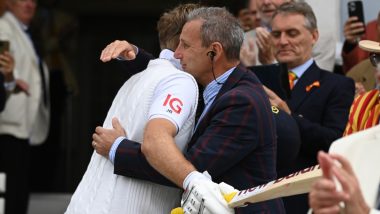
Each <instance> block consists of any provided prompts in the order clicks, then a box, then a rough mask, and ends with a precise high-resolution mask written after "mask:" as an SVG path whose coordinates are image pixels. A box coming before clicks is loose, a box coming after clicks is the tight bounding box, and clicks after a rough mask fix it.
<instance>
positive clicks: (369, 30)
mask: <svg viewBox="0 0 380 214" xmlns="http://www.w3.org/2000/svg"><path fill="white" fill-rule="evenodd" d="M347 8H348V13H349V18H348V19H347V21H346V22H345V24H344V28H343V35H344V38H345V40H344V43H343V48H342V59H343V72H344V73H347V72H348V71H349V70H350V69H351V68H352V67H354V66H355V65H356V64H358V63H359V62H361V61H363V60H365V59H367V58H368V52H365V51H363V50H361V49H360V48H359V46H358V42H359V41H360V40H372V41H377V42H379V41H380V38H379V25H378V23H379V20H380V11H379V14H378V17H377V20H372V21H370V22H368V23H367V25H366V24H365V20H364V18H363V17H364V10H363V6H362V2H361V1H350V2H349V3H348V5H347Z"/></svg>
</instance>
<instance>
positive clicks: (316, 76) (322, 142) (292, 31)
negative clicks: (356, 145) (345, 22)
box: [267, 3, 355, 214]
mask: <svg viewBox="0 0 380 214" xmlns="http://www.w3.org/2000/svg"><path fill="white" fill-rule="evenodd" d="M271 24H272V32H271V36H272V39H273V42H274V45H275V56H276V59H277V60H278V61H279V62H282V63H286V64H287V66H288V68H289V70H291V71H292V72H293V73H295V74H296V76H297V79H296V81H295V85H294V88H293V89H292V92H291V98H290V99H289V100H287V101H284V100H281V99H280V98H279V97H278V96H276V95H275V94H274V93H272V92H271V91H269V90H267V92H268V95H269V97H270V100H271V103H272V104H273V105H275V106H278V107H279V108H280V109H283V110H284V111H286V112H288V113H289V114H290V115H292V116H293V117H294V119H295V120H296V122H297V124H298V128H299V131H300V134H301V141H302V144H301V149H300V152H299V154H298V157H297V159H296V161H295V162H294V164H293V167H291V168H289V173H291V172H294V171H298V170H301V169H304V168H306V167H309V166H312V165H316V164H317V160H316V157H317V152H318V151H319V150H324V151H328V149H329V147H330V145H331V143H332V142H333V141H334V140H336V139H338V138H340V137H341V136H342V134H343V131H344V128H345V126H346V123H347V120H348V113H349V110H350V106H351V104H352V101H353V99H354V91H355V87H354V83H353V81H352V80H351V79H349V78H346V77H344V76H340V75H337V74H333V73H331V72H328V71H325V70H322V69H320V68H319V67H318V65H317V64H316V63H315V61H314V59H313V58H312V57H311V56H312V55H311V52H312V47H313V45H314V44H315V43H316V41H317V40H318V30H317V23H316V19H315V16H314V13H313V11H312V9H311V8H310V6H309V5H308V4H307V3H285V4H283V5H281V6H280V7H279V8H278V9H277V11H276V12H275V14H274V15H273V19H272V22H271ZM284 205H285V208H286V211H287V213H292V214H293V213H306V212H307V210H308V202H307V195H306V194H304V195H301V196H294V197H287V198H284Z"/></svg>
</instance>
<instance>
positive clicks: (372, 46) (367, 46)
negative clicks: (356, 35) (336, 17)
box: [359, 40, 380, 53]
mask: <svg viewBox="0 0 380 214" xmlns="http://www.w3.org/2000/svg"><path fill="white" fill-rule="evenodd" d="M359 47H360V48H361V49H363V50H365V51H369V52H374V53H380V43H378V42H374V41H371V40H362V41H360V42H359Z"/></svg>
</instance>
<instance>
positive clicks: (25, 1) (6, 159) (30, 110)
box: [0, 0, 50, 214]
mask: <svg viewBox="0 0 380 214" xmlns="http://www.w3.org/2000/svg"><path fill="white" fill-rule="evenodd" d="M6 6H7V11H6V12H5V14H4V15H3V16H2V17H1V18H0V32H1V33H2V36H3V39H6V40H8V41H9V42H10V52H11V53H12V55H13V57H14V61H15V66H14V71H13V73H14V76H15V78H16V79H17V78H19V79H22V80H24V81H26V82H27V84H28V85H29V96H28V95H27V94H25V93H11V94H10V95H9V97H8V99H7V103H6V106H5V109H4V111H3V112H2V113H1V114H0V157H1V160H0V171H3V172H5V173H6V174H7V184H6V188H7V192H6V194H5V203H6V204H5V209H6V211H5V213H6V214H16V213H17V214H25V213H26V212H27V207H28V199H29V161H30V160H29V156H30V144H40V143H43V142H44V141H45V139H46V137H47V133H48V131H49V116H50V112H49V100H48V98H49V96H48V95H49V92H48V89H49V87H48V79H49V76H48V70H47V67H46V65H45V64H44V63H43V61H42V58H41V56H40V55H39V52H38V51H37V50H36V49H35V48H34V47H35V46H34V44H33V42H32V39H31V37H30V35H29V33H28V32H27V31H28V27H29V24H30V23H31V21H32V19H33V17H34V13H35V10H36V6H37V5H36V1H35V0H6Z"/></svg>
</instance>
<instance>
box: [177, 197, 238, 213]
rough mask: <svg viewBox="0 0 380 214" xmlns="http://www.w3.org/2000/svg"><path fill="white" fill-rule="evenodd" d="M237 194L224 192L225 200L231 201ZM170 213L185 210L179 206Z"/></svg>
mask: <svg viewBox="0 0 380 214" xmlns="http://www.w3.org/2000/svg"><path fill="white" fill-rule="evenodd" d="M236 194H237V192H231V193H228V194H223V197H224V200H226V201H227V203H229V202H230V201H231V200H232V199H233V198H234V197H235V195H236ZM170 214H184V212H183V209H182V207H177V208H174V209H172V211H171V212H170Z"/></svg>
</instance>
